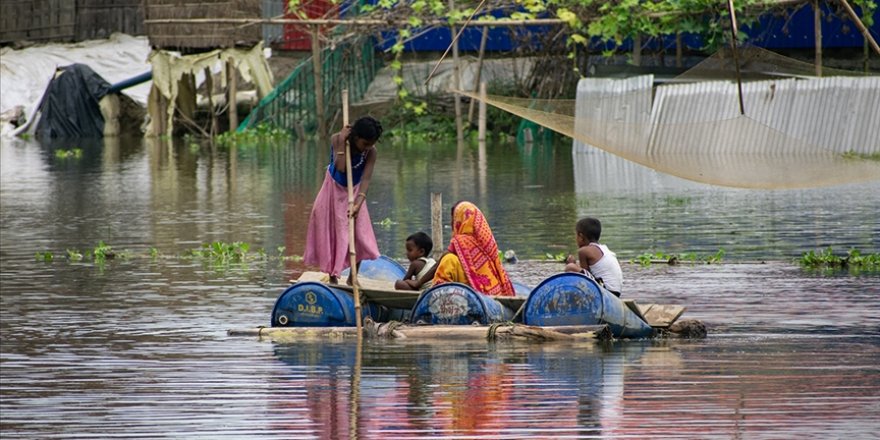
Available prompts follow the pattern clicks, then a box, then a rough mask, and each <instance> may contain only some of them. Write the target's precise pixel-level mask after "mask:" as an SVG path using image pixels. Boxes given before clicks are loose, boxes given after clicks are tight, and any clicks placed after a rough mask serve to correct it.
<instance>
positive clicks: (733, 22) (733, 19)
mask: <svg viewBox="0 0 880 440" xmlns="http://www.w3.org/2000/svg"><path fill="white" fill-rule="evenodd" d="M727 10H728V11H730V32H731V36H732V38H731V40H730V46H731V48H733V64H734V65H735V66H736V87H737V91H738V95H739V114H741V115H744V114H746V110H745V106H744V105H743V86H742V77H741V76H740V73H739V52H738V51H737V49H736V10H735V9H734V7H733V0H727Z"/></svg>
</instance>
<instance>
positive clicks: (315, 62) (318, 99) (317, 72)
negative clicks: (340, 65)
mask: <svg viewBox="0 0 880 440" xmlns="http://www.w3.org/2000/svg"><path fill="white" fill-rule="evenodd" d="M320 37H321V28H320V27H319V26H315V27H313V28H312V76H313V82H314V85H315V117H316V118H317V119H318V137H319V138H323V137H324V136H325V135H326V134H327V127H326V126H325V123H324V121H325V120H326V119H327V118H326V117H325V115H324V84H323V79H322V75H323V72H322V70H323V69H322V66H323V63H324V61H323V60H322V59H321V40H320ZM344 124H348V122H345V123H344Z"/></svg>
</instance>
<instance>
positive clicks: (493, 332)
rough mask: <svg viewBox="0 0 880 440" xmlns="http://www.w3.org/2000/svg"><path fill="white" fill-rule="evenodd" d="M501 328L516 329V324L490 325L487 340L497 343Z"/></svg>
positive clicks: (501, 323) (508, 322) (497, 323)
mask: <svg viewBox="0 0 880 440" xmlns="http://www.w3.org/2000/svg"><path fill="white" fill-rule="evenodd" d="M499 327H516V324H514V323H512V322H510V321H507V322H496V323H494V324H491V325H489V329H488V330H486V339H487V340H489V341H495V340H496V339H497V338H498V336H497V333H498V328H499Z"/></svg>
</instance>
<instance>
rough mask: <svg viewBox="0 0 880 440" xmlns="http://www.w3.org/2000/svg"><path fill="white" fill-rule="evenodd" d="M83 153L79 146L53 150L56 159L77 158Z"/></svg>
mask: <svg viewBox="0 0 880 440" xmlns="http://www.w3.org/2000/svg"><path fill="white" fill-rule="evenodd" d="M82 155H83V151H82V150H81V149H79V148H74V149H71V150H55V158H56V159H79V158H81V157H82Z"/></svg>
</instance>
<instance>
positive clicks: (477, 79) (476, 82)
mask: <svg viewBox="0 0 880 440" xmlns="http://www.w3.org/2000/svg"><path fill="white" fill-rule="evenodd" d="M488 40H489V28H488V27H487V26H483V35H482V36H481V37H480V51H479V53H478V55H477V75H476V77H475V79H474V93H477V92H479V91H480V83H481V79H480V77H481V76H483V56H485V54H486V43H487V42H488ZM473 120H474V100H473V99H471V102H470V104H469V105H468V117H467V122H468V126H470V125H471V121H473Z"/></svg>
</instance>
